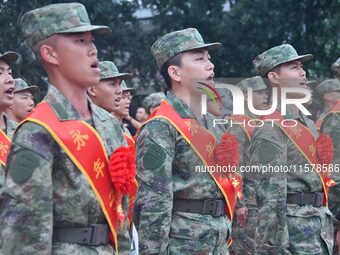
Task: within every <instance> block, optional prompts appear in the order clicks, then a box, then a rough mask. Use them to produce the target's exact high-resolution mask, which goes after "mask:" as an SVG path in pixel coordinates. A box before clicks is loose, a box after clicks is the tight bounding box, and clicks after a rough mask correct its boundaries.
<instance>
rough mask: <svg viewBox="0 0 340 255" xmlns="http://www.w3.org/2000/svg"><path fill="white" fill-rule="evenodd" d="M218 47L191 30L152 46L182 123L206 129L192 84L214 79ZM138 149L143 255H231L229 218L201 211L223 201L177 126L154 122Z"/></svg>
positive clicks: (169, 98)
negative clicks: (192, 121) (186, 120)
mask: <svg viewBox="0 0 340 255" xmlns="http://www.w3.org/2000/svg"><path fill="white" fill-rule="evenodd" d="M220 46H221V45H220V43H211V44H205V43H204V42H203V39H202V37H201V35H200V34H199V32H198V31H197V30H196V29H193V28H188V29H184V30H179V31H175V32H172V33H169V34H166V35H164V36H163V37H161V38H160V39H158V40H157V41H156V42H155V43H154V44H153V45H152V47H151V51H152V54H153V56H154V57H155V59H156V61H157V65H158V67H159V68H160V70H161V74H162V76H163V78H164V79H165V81H166V84H167V86H168V88H169V91H168V93H167V95H166V101H167V103H168V104H169V105H170V106H171V107H172V109H174V110H175V111H176V112H177V113H178V115H179V116H180V117H181V118H190V119H197V121H198V122H199V123H200V124H201V125H202V123H201V122H200V121H201V118H197V117H196V114H195V112H194V111H195V110H200V107H197V109H195V108H193V107H192V105H191V107H190V106H189V105H190V101H191V100H190V98H191V95H192V94H193V93H191V92H192V87H191V80H192V79H193V78H195V79H203V80H205V81H207V82H208V81H211V80H212V78H213V76H214V65H213V64H212V63H211V61H210V56H209V52H208V50H211V49H215V48H218V47H220ZM191 99H192V98H191ZM208 125H209V126H206V128H207V129H208V130H209V131H211V132H212V133H213V134H214V136H215V137H216V140H217V141H219V139H220V137H221V135H222V134H223V132H222V130H218V129H216V128H215V129H214V128H213V127H212V122H209V123H208ZM203 126H204V125H203ZM193 132H194V130H193ZM136 149H137V158H136V162H137V177H138V183H139V190H138V194H137V197H136V202H135V208H134V222H135V224H136V228H137V230H138V235H139V241H140V243H139V250H140V253H141V254H228V244H227V241H228V238H229V235H230V227H231V223H230V220H229V218H228V216H227V215H225V214H224V215H223V214H222V216H216V215H215V212H214V210H212V211H211V212H208V211H205V210H203V208H202V207H203V204H204V203H205V201H211V202H214V203H215V202H216V203H217V202H218V201H221V202H224V200H223V195H222V192H221V191H220V190H219V188H218V186H217V184H216V183H215V182H214V180H213V179H212V177H211V176H209V173H208V172H204V173H202V172H199V171H195V166H202V165H203V163H202V161H201V159H200V158H199V157H198V155H197V154H196V153H195V151H194V150H193V149H192V147H191V146H190V145H189V143H188V142H187V141H186V140H185V139H184V137H183V135H181V133H180V132H179V131H178V130H177V129H176V127H175V126H174V125H172V124H171V122H170V121H169V120H166V119H163V118H155V119H152V120H151V121H149V122H147V123H146V124H145V125H143V126H142V128H141V130H140V131H139V134H138V138H137V141H136ZM210 199H211V200H210ZM191 202H192V203H197V204H198V206H195V205H194V204H192V205H190V203H191Z"/></svg>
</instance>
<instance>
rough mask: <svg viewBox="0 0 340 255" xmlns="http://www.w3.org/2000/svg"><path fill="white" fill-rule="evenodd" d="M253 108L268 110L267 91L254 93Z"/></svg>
mask: <svg viewBox="0 0 340 255" xmlns="http://www.w3.org/2000/svg"><path fill="white" fill-rule="evenodd" d="M253 106H254V108H255V109H256V110H265V109H267V108H268V95H267V91H266V90H265V89H262V90H258V91H253Z"/></svg>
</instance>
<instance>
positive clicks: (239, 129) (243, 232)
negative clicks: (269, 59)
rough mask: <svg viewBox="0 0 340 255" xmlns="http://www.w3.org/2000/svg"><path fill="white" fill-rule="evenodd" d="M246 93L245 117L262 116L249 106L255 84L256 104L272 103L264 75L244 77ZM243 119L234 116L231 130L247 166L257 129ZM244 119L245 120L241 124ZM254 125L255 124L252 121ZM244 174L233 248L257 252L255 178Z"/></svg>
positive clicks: (260, 107) (243, 252) (237, 251)
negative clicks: (254, 133) (252, 140)
mask: <svg viewBox="0 0 340 255" xmlns="http://www.w3.org/2000/svg"><path fill="white" fill-rule="evenodd" d="M236 86H238V87H239V88H241V89H242V91H243V94H244V95H245V104H244V109H245V117H244V118H243V119H244V120H249V119H258V118H259V116H257V115H255V114H253V113H251V112H250V111H249V109H248V106H247V96H246V95H247V94H248V93H247V90H248V88H252V91H253V94H252V97H253V105H254V108H255V109H257V110H265V109H266V108H267V107H268V95H267V86H266V84H265V83H264V81H263V80H262V78H261V77H260V76H256V77H252V78H248V79H244V80H242V81H241V82H239V83H238V84H236ZM240 120H241V119H233V116H231V117H230V119H229V121H234V122H235V124H232V125H231V124H230V123H229V125H228V126H227V130H228V131H229V132H230V133H231V134H234V135H235V136H236V137H237V139H238V142H239V144H240V166H247V165H249V162H250V151H249V150H250V143H251V138H252V132H253V129H254V128H252V127H250V126H249V125H248V124H247V122H245V123H246V124H245V126H244V125H243V124H242V123H243V122H242V121H240ZM238 123H241V124H238ZM251 125H254V123H252V124H251ZM241 174H242V175H243V176H242V177H243V178H242V179H243V200H237V203H236V208H235V216H236V220H235V221H234V222H233V232H232V239H233V244H232V246H231V250H232V252H233V254H235V255H236V254H240V255H246V254H249V255H252V254H255V243H254V238H255V229H256V224H257V220H258V219H257V215H258V209H257V205H256V199H255V191H254V179H253V176H252V174H251V173H241Z"/></svg>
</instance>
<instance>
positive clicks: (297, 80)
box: [275, 60, 307, 98]
mask: <svg viewBox="0 0 340 255" xmlns="http://www.w3.org/2000/svg"><path fill="white" fill-rule="evenodd" d="M275 73H276V76H277V81H278V82H279V86H280V88H288V87H290V88H304V89H307V85H306V84H307V78H306V72H305V70H304V69H303V66H302V63H301V61H300V60H295V61H291V62H288V63H284V64H282V65H281V66H280V70H279V71H278V72H275ZM287 97H288V98H301V97H304V95H303V94H301V93H289V94H288V96H287Z"/></svg>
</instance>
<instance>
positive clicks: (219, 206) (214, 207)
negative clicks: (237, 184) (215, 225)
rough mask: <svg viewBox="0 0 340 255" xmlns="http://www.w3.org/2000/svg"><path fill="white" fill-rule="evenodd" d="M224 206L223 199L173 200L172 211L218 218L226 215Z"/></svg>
mask: <svg viewBox="0 0 340 255" xmlns="http://www.w3.org/2000/svg"><path fill="white" fill-rule="evenodd" d="M225 206H226V203H225V200H224V199H204V200H203V199H202V200H195V199H174V204H173V208H172V211H174V212H188V213H199V214H205V215H211V216H213V217H219V216H222V215H225V214H226V212H225V210H224V208H225Z"/></svg>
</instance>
